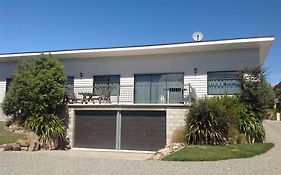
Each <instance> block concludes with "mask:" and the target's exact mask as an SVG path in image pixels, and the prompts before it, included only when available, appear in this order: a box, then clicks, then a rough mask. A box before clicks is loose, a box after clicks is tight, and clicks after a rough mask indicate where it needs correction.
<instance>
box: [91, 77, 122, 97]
mask: <svg viewBox="0 0 281 175" xmlns="http://www.w3.org/2000/svg"><path fill="white" fill-rule="evenodd" d="M119 86H120V75H101V76H94V94H95V95H97V96H99V95H101V93H102V90H103V89H109V90H110V94H111V95H118V93H119Z"/></svg>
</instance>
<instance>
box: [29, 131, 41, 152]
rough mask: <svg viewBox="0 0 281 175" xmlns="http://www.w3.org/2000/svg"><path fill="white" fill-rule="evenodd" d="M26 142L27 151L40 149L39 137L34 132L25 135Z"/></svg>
mask: <svg viewBox="0 0 281 175" xmlns="http://www.w3.org/2000/svg"><path fill="white" fill-rule="evenodd" d="M27 140H28V142H29V147H28V151H38V150H39V148H40V145H39V137H38V136H37V135H36V134H35V133H34V132H29V133H27Z"/></svg>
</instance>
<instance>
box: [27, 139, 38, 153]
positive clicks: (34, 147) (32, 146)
mask: <svg viewBox="0 0 281 175" xmlns="http://www.w3.org/2000/svg"><path fill="white" fill-rule="evenodd" d="M38 150H39V142H36V141H34V142H33V143H31V144H30V146H29V147H28V151H38Z"/></svg>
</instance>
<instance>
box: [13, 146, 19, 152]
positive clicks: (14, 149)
mask: <svg viewBox="0 0 281 175" xmlns="http://www.w3.org/2000/svg"><path fill="white" fill-rule="evenodd" d="M13 151H21V147H20V146H19V145H13Z"/></svg>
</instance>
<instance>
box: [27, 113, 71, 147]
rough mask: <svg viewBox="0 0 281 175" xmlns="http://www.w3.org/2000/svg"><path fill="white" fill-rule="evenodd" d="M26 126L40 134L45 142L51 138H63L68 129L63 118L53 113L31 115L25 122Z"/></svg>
mask: <svg viewBox="0 0 281 175" xmlns="http://www.w3.org/2000/svg"><path fill="white" fill-rule="evenodd" d="M25 127H26V128H27V129H28V130H31V131H33V132H35V133H36V134H37V135H38V136H40V140H41V141H42V142H43V143H45V144H47V142H48V140H49V139H50V138H58V139H60V140H62V139H63V137H64V134H65V131H66V130H65V127H64V125H63V122H62V121H61V119H60V118H59V117H58V116H56V115H53V114H45V115H37V116H36V115H33V116H30V117H29V118H28V119H27V120H26V122H25Z"/></svg>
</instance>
